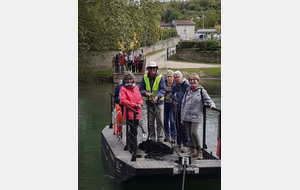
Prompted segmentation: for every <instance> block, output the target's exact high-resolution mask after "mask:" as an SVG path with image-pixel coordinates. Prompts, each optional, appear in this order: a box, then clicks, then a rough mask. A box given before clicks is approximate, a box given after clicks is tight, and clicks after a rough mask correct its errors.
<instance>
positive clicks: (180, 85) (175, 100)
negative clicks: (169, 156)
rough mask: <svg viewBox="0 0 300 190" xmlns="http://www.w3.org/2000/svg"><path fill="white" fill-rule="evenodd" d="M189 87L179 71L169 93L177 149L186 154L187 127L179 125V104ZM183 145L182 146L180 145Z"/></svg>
mask: <svg viewBox="0 0 300 190" xmlns="http://www.w3.org/2000/svg"><path fill="white" fill-rule="evenodd" d="M189 86H190V84H189V83H188V81H187V80H186V79H183V78H182V73H181V72H180V71H175V73H174V84H173V86H172V90H171V93H170V103H171V104H172V105H173V106H174V108H173V109H174V115H175V125H176V128H177V147H178V148H179V149H181V152H185V153H186V152H188V147H189V137H188V130H187V127H186V126H184V125H183V124H181V122H180V118H181V102H182V98H183V95H184V93H185V91H186V89H187V88H188V87H189ZM182 144H183V145H182Z"/></svg>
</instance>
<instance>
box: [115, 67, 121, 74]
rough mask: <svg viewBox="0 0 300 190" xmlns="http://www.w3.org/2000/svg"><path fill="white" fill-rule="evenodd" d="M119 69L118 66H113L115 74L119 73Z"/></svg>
mask: <svg viewBox="0 0 300 190" xmlns="http://www.w3.org/2000/svg"><path fill="white" fill-rule="evenodd" d="M119 67H120V66H119V65H115V72H116V73H119V72H120V69H119Z"/></svg>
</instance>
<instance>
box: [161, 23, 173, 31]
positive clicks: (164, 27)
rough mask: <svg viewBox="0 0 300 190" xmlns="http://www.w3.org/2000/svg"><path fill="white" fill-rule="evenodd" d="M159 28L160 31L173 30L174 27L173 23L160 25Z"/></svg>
mask: <svg viewBox="0 0 300 190" xmlns="http://www.w3.org/2000/svg"><path fill="white" fill-rule="evenodd" d="M160 27H161V28H162V29H168V30H169V29H171V28H174V25H173V23H161V24H160Z"/></svg>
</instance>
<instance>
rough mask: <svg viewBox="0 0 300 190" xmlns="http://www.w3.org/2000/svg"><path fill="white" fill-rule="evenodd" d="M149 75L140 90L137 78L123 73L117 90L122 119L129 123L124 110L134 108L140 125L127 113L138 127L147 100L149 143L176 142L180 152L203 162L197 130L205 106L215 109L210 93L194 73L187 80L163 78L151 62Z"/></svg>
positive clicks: (170, 75) (177, 73)
mask: <svg viewBox="0 0 300 190" xmlns="http://www.w3.org/2000/svg"><path fill="white" fill-rule="evenodd" d="M147 71H148V73H147V74H145V75H144V77H143V78H142V79H141V81H140V87H138V86H137V85H136V83H135V80H134V75H133V73H132V72H130V71H126V72H125V73H124V76H123V79H122V81H121V82H120V84H119V85H118V86H117V87H116V90H115V103H119V104H120V105H122V106H124V113H123V119H126V112H127V110H126V109H125V107H126V106H128V107H130V108H133V109H134V110H136V111H137V112H138V115H137V117H136V122H137V123H136V125H134V123H133V122H134V118H133V113H132V112H128V120H129V122H130V123H131V124H132V126H138V122H139V120H140V119H141V112H142V105H143V98H142V97H145V100H146V105H148V107H149V115H148V116H149V123H148V133H149V136H148V140H151V141H155V142H162V141H170V142H172V143H175V142H177V148H179V149H180V150H181V152H185V153H189V155H190V156H191V157H197V158H199V159H202V158H203V155H202V151H201V147H200V139H199V136H198V133H197V129H198V127H199V124H200V123H202V110H203V107H204V105H208V106H209V107H210V108H215V104H214V102H213V101H212V99H211V98H210V96H209V95H208V93H207V91H206V90H205V89H204V88H203V87H202V86H201V85H199V81H200V77H199V75H198V74H196V73H193V74H191V75H190V76H189V78H188V80H186V79H184V78H183V76H182V73H181V72H180V71H175V72H173V71H171V70H168V71H167V72H166V74H165V77H164V76H163V75H161V74H159V72H158V66H157V65H156V63H155V62H154V61H151V62H149V64H148V65H147ZM118 101H119V102H118ZM155 123H156V127H155ZM169 124H170V125H169ZM130 132H131V133H132V134H134V135H136V134H137V129H136V128H134V127H131V128H130ZM137 156H141V155H140V154H137Z"/></svg>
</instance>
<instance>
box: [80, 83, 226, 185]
mask: <svg viewBox="0 0 300 190" xmlns="http://www.w3.org/2000/svg"><path fill="white" fill-rule="evenodd" d="M200 84H201V85H202V86H203V87H204V88H205V89H206V90H207V91H208V93H209V95H210V96H211V98H212V99H213V101H214V102H215V104H216V106H217V108H221V81H220V80H203V81H201V82H200ZM113 89H114V85H113V84H112V83H100V84H87V85H79V86H78V189H80V190H100V189H104V190H127V189H130V190H135V189H139V190H145V189H156V190H159V189H164V190H168V189H172V190H177V189H178V190H180V189H181V185H182V180H172V181H169V180H168V179H163V180H162V179H157V178H156V176H153V179H150V178H149V180H147V181H140V180H139V181H134V180H132V181H128V182H126V183H122V184H120V183H118V182H116V181H115V180H114V178H113V176H112V174H111V173H110V171H109V168H108V165H107V163H105V161H103V160H102V154H101V131H102V129H103V128H104V127H105V125H108V124H109V123H110V117H111V116H110V95H109V93H113ZM207 117H208V118H207V146H208V148H209V149H211V150H212V152H213V154H215V150H216V146H217V140H216V138H217V137H216V133H217V120H216V118H217V114H216V113H214V112H213V111H210V110H209V111H208V116H207ZM142 119H143V117H142ZM145 122H146V121H145ZM145 122H143V123H145ZM198 133H199V135H201V136H200V137H202V129H201V128H199V130H198ZM201 143H202V140H201ZM188 189H193V190H195V189H203V190H210V189H214V190H217V189H221V180H186V181H185V190H188Z"/></svg>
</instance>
